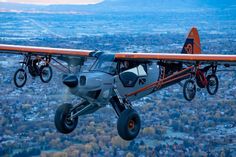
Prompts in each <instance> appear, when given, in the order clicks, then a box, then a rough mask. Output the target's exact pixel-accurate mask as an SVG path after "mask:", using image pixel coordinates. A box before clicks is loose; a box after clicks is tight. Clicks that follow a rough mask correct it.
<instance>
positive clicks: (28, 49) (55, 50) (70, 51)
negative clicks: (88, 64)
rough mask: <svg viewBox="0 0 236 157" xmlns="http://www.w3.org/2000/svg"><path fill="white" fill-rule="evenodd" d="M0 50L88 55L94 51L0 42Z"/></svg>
mask: <svg viewBox="0 0 236 157" xmlns="http://www.w3.org/2000/svg"><path fill="white" fill-rule="evenodd" d="M1 52H9V53H32V54H45V55H70V56H81V57H90V54H91V53H92V52H94V51H92V50H76V49H62V48H49V47H34V46H18V45H5V44H0V53H1Z"/></svg>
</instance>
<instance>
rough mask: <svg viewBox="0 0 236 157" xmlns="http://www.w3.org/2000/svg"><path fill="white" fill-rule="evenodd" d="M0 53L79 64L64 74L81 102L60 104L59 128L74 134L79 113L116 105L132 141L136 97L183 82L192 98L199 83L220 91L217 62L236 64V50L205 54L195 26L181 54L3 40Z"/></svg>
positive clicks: (122, 131)
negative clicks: (89, 63)
mask: <svg viewBox="0 0 236 157" xmlns="http://www.w3.org/2000/svg"><path fill="white" fill-rule="evenodd" d="M0 52H3V53H14V54H24V55H25V59H29V57H31V56H41V58H43V57H44V58H47V59H42V61H45V65H46V66H48V65H50V64H51V62H50V60H51V59H54V60H56V59H59V60H62V61H65V62H66V63H68V66H73V67H80V68H79V69H80V70H78V72H77V73H73V72H71V71H70V70H68V72H67V73H65V74H64V75H63V83H64V85H66V86H67V87H68V89H69V91H70V93H71V94H73V95H76V96H78V97H80V98H81V99H82V101H81V103H79V104H71V103H65V104H62V105H60V106H59V107H58V108H57V110H56V113H55V118H54V123H55V127H56V129H57V130H58V132H60V133H63V134H69V133H71V132H72V131H73V130H74V129H75V128H76V126H77V123H78V117H80V116H82V115H86V114H92V113H94V112H95V111H97V110H98V109H100V108H102V107H105V106H106V105H108V104H111V106H112V108H113V109H114V111H115V113H116V115H117V117H118V120H117V131H118V134H119V136H120V137H121V138H122V139H124V140H127V141H130V140H133V139H135V138H136V137H137V135H138V134H139V131H140V128H141V120H140V117H139V114H138V113H137V112H136V110H135V109H134V107H133V105H132V103H131V102H132V101H134V100H138V99H140V98H142V97H144V96H147V95H149V94H151V93H154V92H156V91H159V90H161V89H164V88H166V87H169V86H171V85H174V84H178V83H179V84H180V85H182V87H183V95H184V98H185V99H186V100H188V101H192V100H193V99H194V97H195V95H196V89H197V86H198V87H199V88H205V89H206V90H207V91H208V93H209V94H210V95H215V94H216V93H217V91H218V87H219V80H218V77H217V75H216V73H217V67H219V66H224V67H226V68H227V67H230V66H235V65H236V64H235V63H236V55H220V54H201V43H200V37H199V34H198V30H197V28H195V27H193V28H192V29H191V30H190V32H189V34H188V36H187V39H186V41H185V44H184V46H183V49H182V52H181V53H138V52H133V53H131V52H120V53H105V52H101V51H97V50H95V51H94V50H77V49H61V48H47V47H32V46H19V45H4V44H0ZM49 58H51V59H49ZM88 58H93V59H94V60H95V61H94V63H93V65H92V66H91V67H90V69H89V70H88V71H83V70H81V67H83V66H84V63H85V62H86V60H87V59H88ZM25 72H26V71H24V72H23V77H24V73H25ZM21 79H22V78H21ZM183 81H185V82H184V84H182V82H183Z"/></svg>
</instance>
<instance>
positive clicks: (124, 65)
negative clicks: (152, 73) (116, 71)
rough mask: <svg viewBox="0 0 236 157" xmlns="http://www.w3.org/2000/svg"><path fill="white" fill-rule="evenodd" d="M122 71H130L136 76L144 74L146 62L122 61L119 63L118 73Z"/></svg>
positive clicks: (145, 72) (145, 73)
mask: <svg viewBox="0 0 236 157" xmlns="http://www.w3.org/2000/svg"><path fill="white" fill-rule="evenodd" d="M123 72H132V73H134V74H135V75H137V76H146V75H147V64H145V63H135V62H133V63H132V62H129V61H124V62H121V63H120V74H121V73H123Z"/></svg>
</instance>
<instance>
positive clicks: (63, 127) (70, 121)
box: [54, 104, 78, 134]
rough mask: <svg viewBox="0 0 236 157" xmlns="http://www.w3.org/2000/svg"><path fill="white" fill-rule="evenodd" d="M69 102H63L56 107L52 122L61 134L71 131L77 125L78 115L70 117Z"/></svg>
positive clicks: (70, 107)
mask: <svg viewBox="0 0 236 157" xmlns="http://www.w3.org/2000/svg"><path fill="white" fill-rule="evenodd" d="M72 108H73V106H72V105H71V104H63V105H61V106H59V107H58V108H57V111H56V114H55V118H54V122H55V126H56V128H57V130H58V131H59V132H60V133H63V134H69V133H71V132H72V131H73V130H74V129H75V128H76V126H77V123H78V116H76V117H75V118H70V117H71V109H72Z"/></svg>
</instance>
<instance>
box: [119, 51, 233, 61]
mask: <svg viewBox="0 0 236 157" xmlns="http://www.w3.org/2000/svg"><path fill="white" fill-rule="evenodd" d="M115 58H116V59H118V60H119V59H120V60H163V61H172V62H174V61H181V62H227V63H228V62H229V63H232V62H236V55H218V54H176V53H117V54H115Z"/></svg>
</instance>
